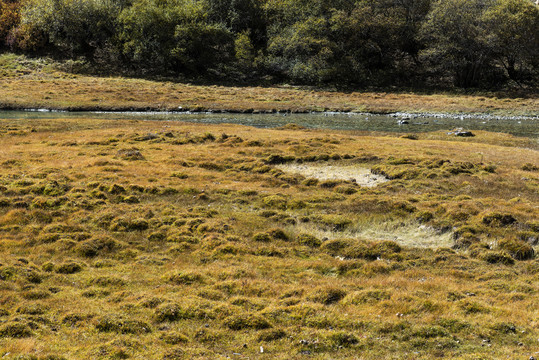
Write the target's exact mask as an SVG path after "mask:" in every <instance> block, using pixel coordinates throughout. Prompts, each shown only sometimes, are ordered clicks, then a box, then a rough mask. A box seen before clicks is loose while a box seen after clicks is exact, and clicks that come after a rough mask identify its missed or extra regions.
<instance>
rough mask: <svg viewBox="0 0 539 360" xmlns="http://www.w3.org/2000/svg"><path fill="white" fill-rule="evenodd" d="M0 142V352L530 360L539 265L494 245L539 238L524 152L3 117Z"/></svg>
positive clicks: (428, 138)
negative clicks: (335, 172)
mask: <svg viewBox="0 0 539 360" xmlns="http://www.w3.org/2000/svg"><path fill="white" fill-rule="evenodd" d="M102 81H120V80H102ZM287 91H288V90H287ZM0 143H1V144H2V146H1V147H0V354H2V356H3V357H4V358H6V359H23V358H24V359H26V358H27V359H33V358H38V359H40V360H41V359H53V358H55V359H62V358H64V359H122V358H129V359H183V358H185V359H220V358H222V359H225V358H227V357H230V358H247V357H248V358H271V359H303V358H316V359H351V358H353V359H380V358H384V359H432V358H435V357H445V358H455V359H477V358H489V359H507V358H529V357H530V356H532V355H534V354H535V352H536V351H537V348H538V347H537V346H538V340H537V339H538V338H539V320H538V318H537V308H538V306H539V298H538V291H539V283H538V274H539V260H538V259H537V257H536V256H535V255H533V256H531V258H529V257H528V259H527V260H514V259H513V257H517V258H518V254H516V253H513V252H512V251H513V250H511V248H509V247H505V248H502V246H501V245H499V244H502V243H503V241H502V240H504V239H505V240H511V241H513V243H514V244H517V245H519V246H520V247H521V248H525V247H526V246H528V247H529V245H526V244H525V243H524V241H529V242H533V241H534V240H533V238H534V237H535V238H537V236H539V228H538V226H539V206H538V204H539V191H538V189H539V172H538V171H535V170H533V166H536V167H539V156H538V150H537V147H536V145H534V144H535V140H530V139H521V138H516V137H512V136H507V135H501V134H490V133H486V132H477V136H476V137H475V138H474V139H472V140H469V139H466V140H459V139H455V138H451V137H449V136H448V135H446V134H443V133H432V134H420V135H419V140H409V139H402V138H399V137H398V135H395V136H378V135H376V134H370V135H362V134H357V133H353V132H335V131H314V130H310V131H309V130H301V129H300V130H276V129H274V130H261V129H253V128H250V127H245V126H234V125H194V124H186V123H176V122H160V121H108V120H92V119H88V120H82V119H66V120H32V121H28V120H22V119H20V120H18V119H15V120H3V121H2V123H1V124H0ZM502 145H503V146H502ZM306 149H307V150H306ZM439 160H446V161H449V162H445V163H443V164H440V163H439ZM279 163H288V164H300V163H302V164H312V165H314V166H320V167H323V166H332V165H343V166H357V167H361V168H367V169H373V170H374V169H378V170H379V171H383V172H386V173H387V174H390V175H392V176H394V175H395V174H397V173H400V174H401V177H400V178H395V179H393V180H390V181H387V182H385V183H381V184H378V185H377V186H375V187H363V186H360V185H358V184H354V183H353V182H350V181H346V180H336V181H334V182H333V183H332V182H331V180H330V181H327V180H318V181H317V179H313V178H305V177H303V176H302V175H298V174H291V173H287V172H283V171H282V170H280V169H279ZM526 164H528V165H529V166H528V167H523V166H524V165H526ZM530 166H531V167H530ZM524 168H526V169H532V170H524ZM459 169H460V170H459ZM463 169H464V170H463ZM461 170H462V171H463V172H460V171H461ZM429 214H430V215H429ZM497 214H498V215H500V216H501V215H510V216H512V217H513V218H514V220H515V221H514V222H511V223H507V224H505V223H503V224H502V223H497V222H496V221H502V220H503V218H500V219H502V220H496V219H498V218H496V216H498V215H497ZM427 215H428V216H427ZM489 219H490V220H489ZM492 219H494V220H492ZM414 229H415V230H414ZM418 229H421V230H418ZM279 231H280V232H279ZM306 234H307V235H311V237H308V236H306ZM457 234H459V235H458V236H457ZM312 236H314V238H313V237H312ZM395 238H397V239H395ZM454 238H456V240H453V239H454ZM523 239H524V240H523ZM463 240H467V241H470V242H471V243H469V244H468V243H465V242H464V241H463ZM436 241H438V246H437V245H436ZM397 243H398V244H399V245H400V247H399V245H397ZM453 245H458V246H457V247H458V248H456V249H451V248H450V247H452V246H453ZM487 247H490V249H488V248H487ZM489 261H490V262H489ZM513 262H514V263H513ZM511 263H513V264H512V265H511ZM261 347H262V349H263V351H264V352H263V353H261V351H260V348H261ZM234 354H241V355H234ZM24 356H26V357H24ZM32 356H34V357H32ZM52 356H56V357H52ZM534 356H536V354H535V355H534Z"/></svg>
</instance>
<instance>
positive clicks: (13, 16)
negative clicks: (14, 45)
mask: <svg viewBox="0 0 539 360" xmlns="http://www.w3.org/2000/svg"><path fill="white" fill-rule="evenodd" d="M20 6H21V4H20V2H19V1H14V2H10V1H2V0H0V49H2V48H3V47H4V45H7V42H8V36H9V34H10V32H11V31H12V29H13V28H15V27H16V26H17V25H19V23H20V20H21V14H20Z"/></svg>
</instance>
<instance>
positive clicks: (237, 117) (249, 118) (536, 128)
mask: <svg viewBox="0 0 539 360" xmlns="http://www.w3.org/2000/svg"><path fill="white" fill-rule="evenodd" d="M58 118H101V119H111V120H126V119H137V120H167V121H185V122H193V123H201V124H240V125H247V126H254V127H258V128H272V127H279V126H283V125H286V124H290V123H294V124H297V125H300V126H304V127H306V128H312V129H334V130H358V131H384V132H406V133H411V132H428V131H440V130H447V131H450V130H452V129H455V128H464V129H465V130H472V131H473V130H485V131H492V132H503V133H508V134H513V135H516V136H526V137H531V138H539V115H538V116H530V117H522V116H512V117H509V116H504V117H500V116H492V115H477V114H457V115H447V114H406V113H395V114H387V115H380V114H365V113H362V114H358V113H310V114H289V113H277V114H235V113H183V112H55V111H45V110H33V111H0V121H1V120H2V119H58Z"/></svg>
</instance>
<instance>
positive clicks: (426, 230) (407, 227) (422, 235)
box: [290, 221, 454, 249]
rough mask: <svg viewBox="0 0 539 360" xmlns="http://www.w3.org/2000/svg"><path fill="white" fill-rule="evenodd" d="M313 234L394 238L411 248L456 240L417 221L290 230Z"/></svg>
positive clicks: (444, 244) (447, 244) (448, 244)
mask: <svg viewBox="0 0 539 360" xmlns="http://www.w3.org/2000/svg"><path fill="white" fill-rule="evenodd" d="M292 229H293V230H295V231H296V232H299V233H301V232H305V233H309V234H312V235H314V236H316V237H318V238H319V239H327V240H332V239H363V240H392V241H395V242H396V243H397V244H399V245H401V246H406V247H411V248H431V249H437V248H441V247H446V248H448V247H451V246H452V245H453V244H454V240H453V237H452V233H451V232H446V233H444V234H440V233H439V232H438V231H436V230H435V229H433V228H431V227H428V226H425V225H419V224H417V223H416V222H413V221H410V222H407V223H402V222H397V221H396V222H387V223H378V224H370V226H369V225H367V224H361V225H359V224H355V225H352V226H351V227H350V228H349V229H346V230H345V231H339V232H336V231H328V230H324V229H321V228H317V227H316V226H313V225H310V224H299V225H296V226H295V227H290V230H292Z"/></svg>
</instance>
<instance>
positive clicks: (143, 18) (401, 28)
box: [0, 0, 539, 88]
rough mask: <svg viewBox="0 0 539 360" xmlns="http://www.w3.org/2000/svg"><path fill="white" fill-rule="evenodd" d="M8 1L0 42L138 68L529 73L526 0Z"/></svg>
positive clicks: (453, 75)
mask: <svg viewBox="0 0 539 360" xmlns="http://www.w3.org/2000/svg"><path fill="white" fill-rule="evenodd" d="M18 1H19V0H0V49H2V47H4V48H7V47H10V48H11V49H15V50H18V51H25V52H30V53H36V52H53V53H55V54H56V55H58V56H63V57H66V58H78V57H84V58H85V59H86V60H87V61H90V62H92V61H93V62H99V64H100V66H104V67H110V68H111V69H113V67H115V68H116V69H119V70H126V69H129V71H131V72H135V73H138V74H147V73H152V74H166V75H174V74H186V75H189V76H192V75H194V76H198V75H203V76H207V75H208V74H214V75H215V74H219V75H220V76H228V77H230V78H235V79H237V78H238V75H241V76H240V77H239V78H243V79H255V77H261V76H270V77H273V78H274V79H275V81H292V82H296V83H306V84H329V83H332V84H341V85H347V86H358V85H359V86H366V85H384V86H387V85H419V86H422V85H423V86H424V85H431V84H434V85H435V86H444V87H445V86H450V85H451V86H456V87H465V88H468V87H483V88H489V87H500V86H504V85H505V84H507V83H509V84H517V85H518V86H521V87H528V88H529V87H534V86H537V79H538V75H539V74H538V68H539V60H538V59H539V7H538V6H537V5H536V4H534V3H533V2H532V1H531V0H24V4H23V5H21V4H20V3H19V2H18ZM112 58H114V59H116V60H117V61H116V62H112V61H108V60H103V59H112Z"/></svg>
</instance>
